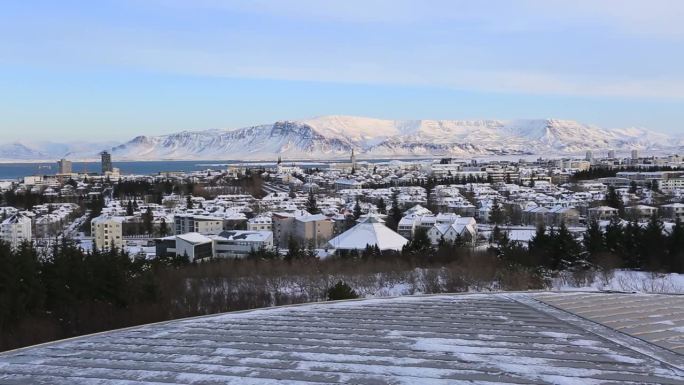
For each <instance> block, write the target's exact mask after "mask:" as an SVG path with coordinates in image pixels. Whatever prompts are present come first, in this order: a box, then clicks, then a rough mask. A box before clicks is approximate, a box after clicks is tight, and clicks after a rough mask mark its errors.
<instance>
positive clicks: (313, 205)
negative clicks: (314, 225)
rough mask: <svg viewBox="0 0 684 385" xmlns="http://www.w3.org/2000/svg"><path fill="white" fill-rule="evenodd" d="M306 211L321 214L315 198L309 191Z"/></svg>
mask: <svg viewBox="0 0 684 385" xmlns="http://www.w3.org/2000/svg"><path fill="white" fill-rule="evenodd" d="M306 211H308V212H310V213H311V214H318V213H320V212H321V210H319V208H318V203H317V202H316V196H315V195H314V193H313V191H309V199H308V200H307V201H306Z"/></svg>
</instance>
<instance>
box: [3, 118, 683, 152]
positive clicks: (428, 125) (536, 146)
mask: <svg viewBox="0 0 684 385" xmlns="http://www.w3.org/2000/svg"><path fill="white" fill-rule="evenodd" d="M681 145H682V141H681V139H675V138H672V137H671V136H668V135H665V134H660V133H655V132H652V131H648V130H645V129H640V128H625V129H617V130H609V129H604V128H601V127H596V126H591V125H586V124H582V123H579V122H576V121H572V120H559V119H516V120H387V119H376V118H367V117H359V116H345V115H328V116H320V117H316V118H312V119H306V120H301V121H287V120H285V121H278V122H275V123H273V124H265V125H258V126H251V127H245V128H239V129H233V130H203V131H182V132H178V133H174V134H169V135H161V136H137V137H135V138H133V139H132V140H130V141H128V142H126V143H124V144H120V145H116V144H111V143H110V144H108V145H107V144H105V143H101V144H92V143H91V144H83V143H80V144H56V143H42V144H36V143H32V144H28V143H13V144H5V145H0V160H8V159H11V160H56V159H59V158H60V157H63V156H68V157H69V158H71V159H94V158H97V153H99V152H100V151H101V150H105V149H109V148H111V150H112V152H113V156H114V157H115V159H118V160H218V159H236V160H237V159H240V160H269V159H275V158H277V157H278V155H281V156H284V157H287V158H291V159H316V160H321V159H339V158H347V157H348V156H349V153H350V152H351V150H352V149H354V150H355V151H356V153H357V155H358V156H359V157H360V158H364V157H365V158H401V157H431V156H468V155H523V154H544V155H563V154H579V153H583V152H584V151H587V150H608V149H614V150H618V151H620V150H622V151H627V150H631V149H641V150H653V151H679V150H681ZM112 146H115V147H112Z"/></svg>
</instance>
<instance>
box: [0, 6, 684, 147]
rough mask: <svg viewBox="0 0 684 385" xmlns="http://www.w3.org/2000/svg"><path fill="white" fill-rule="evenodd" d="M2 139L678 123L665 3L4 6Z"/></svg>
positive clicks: (681, 81)
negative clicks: (415, 123)
mask: <svg viewBox="0 0 684 385" xmlns="http://www.w3.org/2000/svg"><path fill="white" fill-rule="evenodd" d="M0 9H1V10H2V12H0V44H2V46H3V50H2V52H0V88H2V89H3V91H4V92H2V93H0V116H1V118H0V127H1V128H2V131H3V139H2V142H8V141H20V140H53V141H57V140H77V139H84V140H116V141H125V140H128V139H130V138H132V137H134V136H136V135H161V134H168V133H173V132H178V131H183V130H203V129H217V128H240V127H245V126H251V125H257V124H263V123H272V122H273V121H276V120H297V119H306V118H310V117H314V116H321V115H329V114H343V115H357V116H370V117H377V118H385V119H458V120H461V119H464V120H465V119H468V120H469V119H517V118H558V119H572V120H577V121H580V122H583V123H587V124H595V125H598V126H601V127H606V128H624V127H643V128H648V129H652V130H656V131H660V132H664V133H669V134H678V133H681V132H682V123H681V122H682V121H684V108H682V106H683V104H684V103H683V101H684V76H682V74H681V68H682V64H683V63H684V49H683V48H684V47H683V43H684V26H682V25H681V23H680V22H679V19H678V15H681V14H682V13H683V12H684V4H682V3H680V2H676V1H664V0H663V1H653V2H648V3H645V2H640V1H619V2H618V1H608V0H606V1H600V2H589V1H582V2H572V3H570V2H567V3H566V2H546V1H544V2H542V1H520V2H515V3H512V2H503V1H501V2H493V3H488V4H487V5H486V6H484V5H478V4H475V3H472V2H456V1H429V2H418V1H409V0H405V1H391V2H390V1H371V2H367V1H365V2H359V1H346V2H326V3H325V4H323V3H320V2H314V1H279V2H266V1H257V2H249V3H242V2H233V1H212V0H203V1H193V2H191V3H190V2H183V1H175V0H174V1H145V2H143V1H135V0H125V1H102V2H98V4H97V6H95V5H93V4H92V3H89V2H85V1H77V0H71V1H64V2H59V3H50V2H42V1H34V0H31V1H25V2H21V3H6V4H3V5H2V6H0Z"/></svg>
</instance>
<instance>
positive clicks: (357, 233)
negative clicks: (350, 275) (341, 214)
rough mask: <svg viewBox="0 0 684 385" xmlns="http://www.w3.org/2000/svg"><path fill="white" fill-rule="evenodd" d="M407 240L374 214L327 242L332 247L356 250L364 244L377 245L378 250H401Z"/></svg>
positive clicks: (363, 246)
mask: <svg viewBox="0 0 684 385" xmlns="http://www.w3.org/2000/svg"><path fill="white" fill-rule="evenodd" d="M406 243H408V240H407V239H406V238H404V237H402V236H401V235H399V234H397V233H395V232H394V231H392V229H390V228H389V227H387V226H385V225H384V224H382V223H381V222H380V220H378V219H377V218H376V217H374V216H369V217H367V218H366V219H365V220H364V221H363V222H361V223H358V224H357V225H356V226H354V227H352V228H351V229H349V230H347V231H345V232H344V233H342V234H340V235H338V236H336V237H335V238H333V239H331V240H330V241H329V242H328V244H329V245H330V246H331V247H332V248H334V249H341V250H358V249H365V248H366V245H371V246H378V248H380V250H401V249H402V248H403V247H404V245H405V244H406Z"/></svg>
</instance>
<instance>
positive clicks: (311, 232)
mask: <svg viewBox="0 0 684 385" xmlns="http://www.w3.org/2000/svg"><path fill="white" fill-rule="evenodd" d="M334 228H335V221H333V220H332V219H331V218H328V217H327V216H325V215H323V214H316V215H307V216H302V217H295V218H294V228H293V231H292V236H293V237H294V239H296V240H297V241H299V242H300V243H301V244H302V246H309V245H311V246H314V247H324V246H325V244H326V243H328V241H329V240H330V238H332V236H333V234H334Z"/></svg>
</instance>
